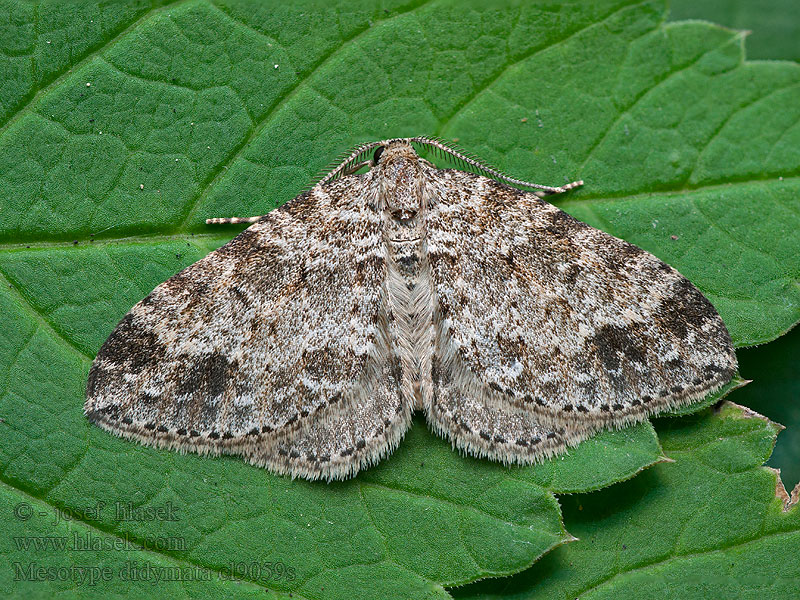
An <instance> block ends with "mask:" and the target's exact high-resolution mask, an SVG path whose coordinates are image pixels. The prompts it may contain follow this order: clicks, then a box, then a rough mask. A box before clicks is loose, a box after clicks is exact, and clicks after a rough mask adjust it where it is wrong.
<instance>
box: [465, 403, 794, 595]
mask: <svg viewBox="0 0 800 600" xmlns="http://www.w3.org/2000/svg"><path fill="white" fill-rule="evenodd" d="M779 430H780V426H779V425H776V424H775V423H772V422H770V421H768V420H767V419H765V418H763V417H761V416H760V415H756V414H754V413H751V412H749V411H748V410H747V409H743V408H742V407H740V406H737V405H735V404H730V403H725V404H723V406H722V409H721V410H720V411H719V412H711V411H706V412H705V413H701V414H698V415H695V416H692V417H686V418H684V419H662V420H659V423H658V432H659V436H660V438H661V442H662V444H663V446H664V450H665V452H666V453H667V454H668V455H669V456H670V457H671V458H672V459H673V460H674V461H675V462H674V463H667V464H660V465H657V466H655V467H653V468H652V469H648V470H647V471H646V472H644V473H643V474H641V475H639V476H638V477H636V478H635V479H633V480H632V481H629V482H626V483H622V484H620V485H615V486H612V487H610V488H608V489H606V490H602V491H600V492H595V493H593V494H579V495H575V496H569V497H566V498H562V508H563V511H564V521H565V523H566V524H567V526H568V527H569V530H570V531H571V532H572V533H573V534H574V535H576V536H577V537H578V538H579V541H577V542H574V543H571V544H569V545H567V546H564V547H562V548H558V549H557V550H555V551H553V552H552V553H550V554H549V555H548V556H546V557H545V558H543V559H542V560H541V561H539V562H538V563H537V564H536V565H535V566H534V567H532V568H531V569H528V570H527V571H525V572H524V573H521V574H519V575H517V576H515V577H513V578H512V579H511V580H507V581H504V582H503V583H502V584H501V585H498V582H496V581H487V582H481V583H479V584H475V585H473V586H468V587H465V588H462V589H460V590H458V591H457V593H456V594H455V595H456V596H457V597H459V598H464V599H466V598H469V599H476V600H477V599H478V598H481V599H484V598H505V599H510V598H517V599H520V600H521V599H523V598H537V599H540V598H542V599H545V598H577V597H580V598H581V599H582V600H584V599H585V600H590V599H591V600H595V599H599V598H680V599H682V600H683V599H685V600H691V599H693V598H698V599H700V598H709V597H714V598H743V599H744V598H754V599H755V598H764V597H769V598H788V597H791V596H793V595H794V594H795V593H796V591H797V582H798V581H800V564H798V561H797V553H798V550H800V508H798V507H797V506H796V505H795V506H794V507H792V508H791V509H789V508H788V506H787V505H786V504H785V503H784V500H783V499H782V498H778V497H776V484H777V483H778V481H777V479H776V473H775V472H774V471H773V470H771V469H768V468H765V467H762V466H761V464H762V463H763V462H764V461H765V460H766V459H767V457H768V456H769V454H770V451H771V450H772V446H773V444H774V441H775V436H776V434H777V432H778V431H779ZM781 489H782V488H781Z"/></svg>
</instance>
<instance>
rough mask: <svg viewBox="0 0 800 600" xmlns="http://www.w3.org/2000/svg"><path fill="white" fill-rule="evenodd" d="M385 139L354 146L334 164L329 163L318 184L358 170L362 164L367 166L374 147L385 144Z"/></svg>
mask: <svg viewBox="0 0 800 600" xmlns="http://www.w3.org/2000/svg"><path fill="white" fill-rule="evenodd" d="M385 143H386V142H385V141H380V142H369V143H368V144H361V145H359V146H356V147H355V148H353V150H352V152H350V153H349V154H345V155H344V156H342V157H340V158H339V160H337V161H335V162H334V163H333V164H332V165H329V166H328V167H327V168H326V169H325V170H324V171H322V173H321V175H324V176H323V177H322V179H320V180H319V181H318V182H317V184H316V185H324V184H326V183H328V182H329V181H333V180H334V179H338V178H339V177H342V176H343V175H347V174H349V173H352V172H353V171H357V170H358V169H360V168H361V167H362V166H365V160H364V159H366V158H367V156H368V155H369V153H370V151H371V150H372V149H373V148H376V147H378V146H381V145H383V144H385Z"/></svg>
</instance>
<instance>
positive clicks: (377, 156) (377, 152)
mask: <svg viewBox="0 0 800 600" xmlns="http://www.w3.org/2000/svg"><path fill="white" fill-rule="evenodd" d="M381 154H383V146H378V147H377V148H375V153H374V154H373V155H372V164H375V165H377V164H378V160H379V159H380V157H381Z"/></svg>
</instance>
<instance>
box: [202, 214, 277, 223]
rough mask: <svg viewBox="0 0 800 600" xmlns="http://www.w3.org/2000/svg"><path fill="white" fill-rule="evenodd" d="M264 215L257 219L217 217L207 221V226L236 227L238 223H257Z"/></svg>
mask: <svg viewBox="0 0 800 600" xmlns="http://www.w3.org/2000/svg"><path fill="white" fill-rule="evenodd" d="M263 217H264V215H259V216H257V217H215V218H212V219H206V225H234V224H237V223H255V222H256V221H260V220H261V219H262V218H263Z"/></svg>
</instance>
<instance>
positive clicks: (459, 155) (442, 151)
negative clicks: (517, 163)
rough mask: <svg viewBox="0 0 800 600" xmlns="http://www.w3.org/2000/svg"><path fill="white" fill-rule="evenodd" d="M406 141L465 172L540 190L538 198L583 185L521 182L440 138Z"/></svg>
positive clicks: (574, 183) (420, 138) (416, 138)
mask: <svg viewBox="0 0 800 600" xmlns="http://www.w3.org/2000/svg"><path fill="white" fill-rule="evenodd" d="M408 141H409V142H413V143H416V144H419V145H420V146H423V147H425V148H427V149H429V150H432V151H433V153H434V155H436V156H439V157H440V158H445V157H446V156H447V157H450V158H451V159H455V162H456V164H458V165H460V166H461V167H463V168H464V170H465V171H472V172H473V173H477V174H478V175H483V176H485V177H491V178H492V179H497V180H498V181H505V182H506V183H510V184H512V185H516V186H519V187H527V188H532V189H535V190H542V192H544V193H540V194H537V195H539V196H542V195H548V194H560V193H562V192H566V191H568V190H571V189H573V188H576V187H579V186H581V185H583V181H582V180H579V181H573V182H571V183H568V184H566V185H562V186H560V187H553V186H549V185H541V184H539V183H533V182H531V181H523V180H521V179H515V178H513V177H509V176H508V175H506V174H505V173H503V172H502V171H499V170H498V169H495V168H494V167H490V166H488V165H485V164H483V163H482V162H480V161H479V160H478V159H477V158H476V157H475V156H473V155H470V154H467V153H465V152H464V151H462V150H461V149H460V148H455V147H454V146H453V145H452V144H450V143H449V142H447V143H445V141H444V140H442V139H440V138H435V137H427V136H418V137H413V138H409V139H408Z"/></svg>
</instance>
